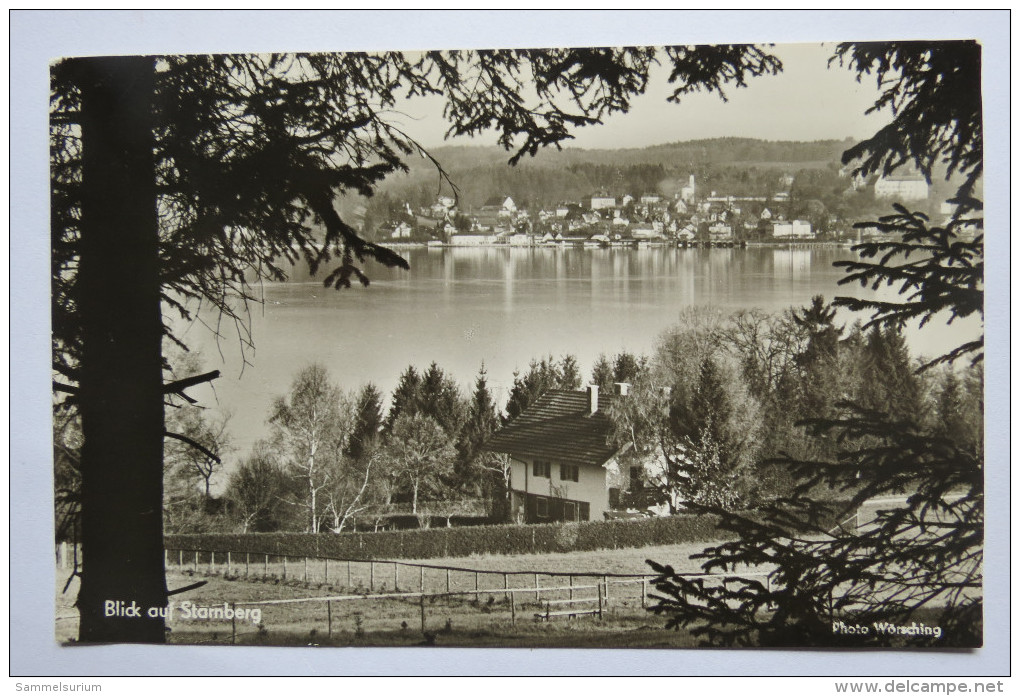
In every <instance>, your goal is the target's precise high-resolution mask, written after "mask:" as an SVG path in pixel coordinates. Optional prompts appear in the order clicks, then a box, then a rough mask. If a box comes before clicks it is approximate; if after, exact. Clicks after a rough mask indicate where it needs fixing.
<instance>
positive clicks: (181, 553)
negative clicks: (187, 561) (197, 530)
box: [177, 549, 184, 568]
mask: <svg viewBox="0 0 1020 696" xmlns="http://www.w3.org/2000/svg"><path fill="white" fill-rule="evenodd" d="M177 566H178V567H179V568H183V567H184V549H177Z"/></svg>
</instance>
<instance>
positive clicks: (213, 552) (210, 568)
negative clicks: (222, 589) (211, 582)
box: [209, 551, 216, 575]
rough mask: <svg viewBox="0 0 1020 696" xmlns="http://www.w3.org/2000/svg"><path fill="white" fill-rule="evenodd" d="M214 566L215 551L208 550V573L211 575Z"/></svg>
mask: <svg viewBox="0 0 1020 696" xmlns="http://www.w3.org/2000/svg"><path fill="white" fill-rule="evenodd" d="M215 567H216V552H215V551H210V552H209V574H210V575H212V573H213V571H214V570H215Z"/></svg>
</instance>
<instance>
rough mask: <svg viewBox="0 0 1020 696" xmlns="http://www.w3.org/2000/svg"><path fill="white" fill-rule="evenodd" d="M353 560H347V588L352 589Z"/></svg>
mask: <svg viewBox="0 0 1020 696" xmlns="http://www.w3.org/2000/svg"><path fill="white" fill-rule="evenodd" d="M351 587H353V586H352V585H351V562H350V561H347V589H348V590H349V589H351Z"/></svg>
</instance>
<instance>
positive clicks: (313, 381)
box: [269, 365, 357, 532]
mask: <svg viewBox="0 0 1020 696" xmlns="http://www.w3.org/2000/svg"><path fill="white" fill-rule="evenodd" d="M269 422H270V424H271V425H272V426H273V430H274V444H275V445H276V446H278V447H280V448H281V451H282V452H283V453H284V456H285V458H286V466H287V468H288V469H289V470H290V472H291V474H292V475H293V476H294V477H295V478H296V479H298V480H299V481H300V482H301V485H302V487H303V489H304V494H303V496H302V497H301V500H300V505H301V506H302V507H304V508H305V511H306V515H305V519H306V529H307V530H308V531H310V532H318V531H319V527H320V524H321V514H322V507H321V502H320V496H321V495H322V494H323V491H324V490H326V489H327V488H328V487H329V486H330V484H331V483H332V482H333V481H334V479H335V478H336V477H337V473H336V469H337V467H338V466H339V461H340V459H341V458H342V457H343V454H344V450H345V449H346V448H347V445H348V443H349V441H350V437H351V433H352V432H354V428H355V425H356V423H357V414H356V408H355V404H354V402H353V400H352V399H351V398H349V397H348V396H346V395H345V394H344V393H343V392H342V391H341V390H340V388H339V387H338V386H336V385H335V384H333V383H332V382H331V381H330V380H329V374H328V373H327V372H326V369H325V368H324V367H322V366H321V365H311V366H309V367H306V368H305V369H303V370H302V371H301V372H300V373H299V374H298V376H297V377H296V378H295V380H294V383H293V384H292V385H291V390H290V394H288V395H287V396H286V397H280V398H277V399H276V401H275V402H274V403H273V406H272V413H271V416H270V418H269Z"/></svg>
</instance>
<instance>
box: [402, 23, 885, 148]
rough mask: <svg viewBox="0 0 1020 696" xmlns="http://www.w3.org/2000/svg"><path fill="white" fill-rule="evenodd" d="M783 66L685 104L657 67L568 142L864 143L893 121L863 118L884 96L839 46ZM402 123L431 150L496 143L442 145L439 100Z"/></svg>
mask: <svg viewBox="0 0 1020 696" xmlns="http://www.w3.org/2000/svg"><path fill="white" fill-rule="evenodd" d="M770 50H771V51H772V52H773V53H774V54H775V55H776V56H777V57H778V58H779V59H780V60H781V61H782V63H783V71H782V72H781V73H780V74H779V75H774V76H772V75H769V76H762V77H757V78H751V79H750V80H748V83H747V87H745V88H737V87H726V88H725V89H726V96H727V99H728V101H726V102H724V101H723V100H722V99H720V98H719V97H718V95H716V94H705V93H696V94H693V95H690V96H687V97H684V98H683V100H682V101H681V103H680V104H672V103H668V102H667V101H666V98H667V96H668V95H669V94H670V93H671V86H670V85H669V83H668V81H667V78H668V75H669V72H668V69H667V68H666V67H664V66H658V67H657V68H656V69H655V70H654V72H653V75H652V79H651V80H650V84H649V88H648V90H647V92H646V93H645V94H644V95H641V96H640V97H638V98H636V99H635V100H634V101H633V102H632V105H631V110H630V112H628V113H625V114H616V115H614V116H612V117H610V118H608V119H606V121H605V123H603V124H602V125H597V126H592V127H588V128H582V129H578V130H577V131H576V137H575V138H574V139H573V140H572V141H569V142H568V143H566V146H568V147H579V148H630V147H645V146H648V145H659V144H662V143H669V142H676V141H682V140H697V139H702V138H720V137H729V136H736V137H747V138H760V139H764V140H827V139H836V140H842V139H843V138H847V137H850V138H855V139H861V138H864V137H866V136H868V135H870V134H873V133H874V132H875V131H876V130H877V129H878V128H880V127H881V126H883V125H885V123H887V122H888V120H889V118H890V114H889V112H888V111H884V112H880V113H876V114H871V115H865V111H867V109H868V108H870V107H871V106H872V104H873V103H874V102H875V99H876V98H877V97H878V88H877V85H876V83H875V80H874V78H871V77H867V76H866V77H865V78H864V80H863V81H862V82H857V80H856V74H855V73H854V72H851V71H850V70H848V69H847V68H843V67H840V66H839V64H838V63H834V64H833V65H832V66H831V67H829V65H828V60H829V58H830V57H831V56H832V55H833V51H834V50H835V44H820V43H813V44H808V43H802V44H779V45H776V46H774V47H773V48H772V49H770ZM401 109H402V110H403V111H404V113H405V114H406V116H405V117H403V118H401V119H400V121H401V123H402V124H403V126H404V127H405V128H406V130H407V131H408V133H409V134H410V135H413V136H415V137H416V139H418V140H419V142H421V143H422V144H423V145H425V146H426V147H436V146H437V145H441V144H444V142H445V143H446V144H456V145H470V144H478V145H482V144H484V145H493V144H495V142H496V139H495V136H494V135H493V134H491V133H490V134H487V135H483V136H479V137H475V138H466V137H462V138H455V139H452V140H449V141H444V139H443V134H444V131H445V123H444V121H443V120H442V117H441V113H442V112H441V109H442V102H441V100H439V99H435V98H430V99H417V100H415V101H413V102H408V103H406V104H404V105H402V107H401Z"/></svg>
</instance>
